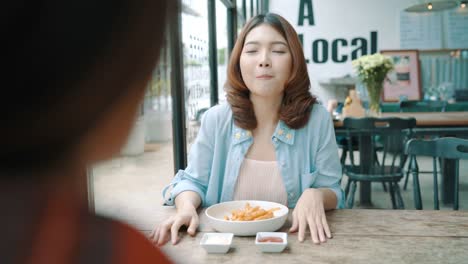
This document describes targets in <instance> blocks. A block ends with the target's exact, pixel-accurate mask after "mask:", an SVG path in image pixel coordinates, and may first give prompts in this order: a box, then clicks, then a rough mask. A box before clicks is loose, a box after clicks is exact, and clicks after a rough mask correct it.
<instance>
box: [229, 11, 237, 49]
mask: <svg viewBox="0 0 468 264" xmlns="http://www.w3.org/2000/svg"><path fill="white" fill-rule="evenodd" d="M236 21H237V20H236V12H235V8H228V9H227V27H228V57H229V58H230V57H231V51H232V49H233V48H234V42H235V39H236V36H235V34H236V33H235V32H236V30H235V28H236Z"/></svg>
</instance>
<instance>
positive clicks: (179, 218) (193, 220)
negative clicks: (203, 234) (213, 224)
mask: <svg viewBox="0 0 468 264" xmlns="http://www.w3.org/2000/svg"><path fill="white" fill-rule="evenodd" d="M198 225H199V219H198V213H197V209H196V208H195V207H194V206H193V205H187V206H185V207H184V208H180V209H177V213H176V214H175V215H174V216H172V217H171V218H169V219H167V220H166V221H164V222H163V223H162V224H161V225H159V226H157V227H156V228H155V229H154V231H153V232H152V233H151V235H150V240H151V241H152V242H153V243H154V244H155V245H157V246H163V245H165V244H166V243H167V242H168V241H169V240H172V244H173V245H175V244H177V243H178V242H179V240H180V238H179V229H180V228H181V227H182V226H187V227H188V229H187V233H188V234H189V235H191V236H195V234H196V232H197V228H198Z"/></svg>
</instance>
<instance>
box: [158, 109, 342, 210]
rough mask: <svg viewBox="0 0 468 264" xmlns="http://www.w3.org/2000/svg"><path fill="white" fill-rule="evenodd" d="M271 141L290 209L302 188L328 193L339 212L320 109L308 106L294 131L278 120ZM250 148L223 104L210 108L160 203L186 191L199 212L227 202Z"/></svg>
mask: <svg viewBox="0 0 468 264" xmlns="http://www.w3.org/2000/svg"><path fill="white" fill-rule="evenodd" d="M271 141H272V143H273V146H274V148H275V154H276V160H277V162H278V167H279V169H280V172H281V177H282V178H283V182H284V186H285V187H286V191H287V195H288V206H289V207H290V208H294V207H295V206H296V203H297V200H298V199H299V197H300V196H301V194H302V192H303V191H304V190H306V189H308V188H329V189H331V190H332V191H334V192H335V194H336V197H337V208H343V207H344V195H343V190H342V189H341V186H340V184H341V176H342V172H341V164H340V161H339V157H338V147H337V145H336V140H335V131H334V128H333V123H332V120H331V116H330V114H329V113H328V112H327V111H326V110H325V108H324V107H323V106H322V105H319V104H314V105H313V107H312V112H311V114H310V118H309V121H308V122H307V124H306V125H305V126H304V127H302V128H300V129H291V128H289V127H288V126H287V125H286V124H285V123H284V122H282V121H279V122H278V125H277V127H276V129H275V132H274V133H273V135H272V138H271ZM252 143H253V137H252V133H251V132H250V131H247V130H244V129H242V128H240V127H238V126H236V125H235V124H234V118H233V115H232V111H231V108H230V106H229V105H228V104H221V105H217V106H214V107H212V108H210V109H209V110H208V111H206V112H205V115H204V117H203V120H202V123H201V127H200V130H199V132H198V135H197V138H196V140H195V142H194V143H193V145H192V147H191V149H190V153H189V156H188V166H187V168H186V169H185V170H179V171H178V172H177V174H176V176H175V177H174V178H173V180H172V182H171V183H170V184H169V185H168V186H166V187H165V188H164V190H163V198H164V200H165V203H166V204H167V205H174V200H175V197H176V196H177V195H178V194H179V193H181V192H183V191H189V190H190V191H194V192H196V193H198V194H199V195H200V198H201V200H202V206H203V207H207V206H211V205H213V204H216V203H220V202H225V201H232V200H233V197H234V188H235V186H236V183H237V177H238V175H239V169H240V167H241V164H242V161H243V159H244V157H245V154H246V153H247V151H248V149H249V147H250V146H251V145H252ZM171 187H172V190H171V191H170V193H169V194H168V193H167V191H168V190H169V189H170V188H171Z"/></svg>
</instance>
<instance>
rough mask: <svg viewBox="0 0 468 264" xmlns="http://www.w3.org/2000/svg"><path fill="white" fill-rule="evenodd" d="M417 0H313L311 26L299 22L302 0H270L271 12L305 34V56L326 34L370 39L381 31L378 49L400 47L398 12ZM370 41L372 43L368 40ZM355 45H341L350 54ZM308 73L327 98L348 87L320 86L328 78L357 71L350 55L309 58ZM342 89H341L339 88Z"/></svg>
mask: <svg viewBox="0 0 468 264" xmlns="http://www.w3.org/2000/svg"><path fill="white" fill-rule="evenodd" d="M415 2H416V1H414V0H391V1H390V0H312V5H313V11H314V19H315V25H312V26H309V25H308V21H307V20H306V21H305V23H304V25H303V26H298V18H299V3H300V1H299V0H270V12H273V13H277V14H279V15H281V16H283V17H285V18H286V19H287V20H288V21H289V22H290V23H291V24H292V25H293V26H294V28H295V29H296V31H297V32H298V33H299V34H301V33H302V34H303V35H304V53H305V57H306V58H311V56H312V42H313V41H314V40H315V39H318V38H323V39H326V40H328V41H329V44H330V46H331V41H332V40H333V39H337V38H344V39H346V40H347V41H348V43H349V42H350V41H351V39H352V38H355V37H363V38H365V39H367V40H368V41H369V42H370V32H371V31H377V32H378V38H377V40H378V42H377V43H378V46H377V50H383V49H399V47H400V33H399V32H400V29H399V18H400V16H399V14H400V12H401V11H402V10H403V9H405V8H406V7H408V6H410V5H412V4H414V3H415ZM369 45H370V43H369ZM353 49H354V48H352V47H343V48H341V49H340V50H339V51H340V54H344V55H346V54H348V55H350V53H351V51H352V50H353ZM308 70H309V76H310V79H311V81H312V93H313V94H315V95H316V96H318V97H319V100H320V101H322V102H326V101H327V100H328V99H330V98H335V97H338V99H340V100H342V99H343V97H344V94H345V93H344V91H345V89H343V88H341V89H333V88H332V87H329V86H327V87H325V86H323V87H322V86H320V85H319V81H321V82H323V81H324V80H326V79H328V78H333V77H342V76H344V75H346V74H352V75H354V72H353V70H352V67H351V58H350V56H349V59H348V61H347V62H345V63H335V62H333V61H331V59H329V60H328V62H326V63H322V64H316V63H313V62H312V60H310V62H309V64H308ZM340 91H341V92H340Z"/></svg>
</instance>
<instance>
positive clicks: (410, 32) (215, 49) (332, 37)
mask: <svg viewBox="0 0 468 264" xmlns="http://www.w3.org/2000/svg"><path fill="white" fill-rule="evenodd" d="M439 2H440V1H431V3H432V5H433V10H432V11H430V12H408V11H405V9H408V8H410V7H413V8H416V11H420V10H417V8H420V9H421V8H422V9H425V8H427V7H428V3H429V1H414V0H392V1H386V0H347V1H342V0H294V1H293V0H269V1H268V0H181V3H182V5H181V10H180V12H179V14H178V16H177V17H174V18H173V21H172V22H171V23H170V25H167V26H168V32H167V34H166V47H165V48H164V49H163V51H162V55H161V58H160V61H159V63H158V65H157V67H156V68H155V70H154V74H153V78H152V80H151V81H150V83H149V85H148V91H147V94H146V96H145V98H144V101H143V102H142V104H141V109H140V111H139V113H138V117H137V119H136V121H135V126H134V129H133V130H132V132H131V134H130V136H129V139H128V143H127V144H126V146H124V147H123V148H122V151H121V153H120V154H119V155H117V156H115V157H114V158H113V159H112V160H108V161H104V162H101V163H99V164H95V165H93V166H92V167H90V169H89V172H88V184H89V186H88V189H89V201H90V206H91V208H92V209H93V210H95V211H96V212H97V213H98V214H103V215H108V216H111V217H115V218H119V219H121V220H124V221H127V222H130V224H134V225H140V224H144V222H146V224H151V214H154V213H155V211H154V210H155V208H156V206H154V205H156V204H162V197H161V190H162V188H163V187H164V186H165V185H166V184H167V183H168V182H169V181H170V179H171V178H172V177H173V175H174V172H175V171H177V170H178V169H183V168H184V167H185V166H186V160H187V153H188V152H189V149H190V145H191V143H192V142H193V140H194V139H195V137H196V134H197V131H198V128H199V126H200V121H201V117H202V115H203V113H204V111H206V109H208V108H209V107H210V106H212V105H215V104H218V103H222V102H224V101H225V93H224V91H223V84H224V82H225V80H226V66H227V62H228V59H229V54H230V50H231V49H232V47H233V44H234V41H235V39H236V36H237V34H238V33H239V32H240V30H241V29H242V26H243V25H244V24H245V22H246V21H247V20H248V19H249V18H251V17H252V16H254V15H256V14H259V13H265V12H268V11H269V12H274V13H278V14H280V15H282V16H284V17H285V18H286V19H287V20H288V21H289V22H290V23H291V24H292V25H293V26H294V27H295V29H296V31H297V32H298V33H299V34H300V38H301V40H302V42H303V49H304V54H305V58H306V60H307V63H308V71H309V77H310V79H311V81H312V88H311V92H312V93H313V94H314V95H316V96H317V97H318V99H319V101H320V102H321V103H323V104H324V105H326V104H327V102H328V101H329V100H332V99H336V100H337V101H339V102H344V101H345V98H346V96H347V95H348V93H349V90H350V89H357V91H358V95H359V96H361V99H362V100H363V101H365V89H363V88H362V85H361V84H360V83H359V82H358V80H357V78H356V74H355V72H354V71H353V68H352V65H351V61H352V60H353V59H356V58H358V57H360V56H363V55H366V54H372V53H376V52H379V51H382V50H389V51H395V50H417V51H418V56H419V65H420V67H419V69H417V70H418V73H419V76H420V89H421V98H420V99H421V100H446V101H449V102H450V103H452V105H453V106H454V107H455V109H456V111H467V110H468V102H464V101H465V100H468V98H467V96H466V92H468V7H466V1H443V2H453V3H454V4H455V6H453V7H451V8H449V9H445V10H438V8H439V4H440V5H442V4H443V3H442V2H440V3H439ZM424 11H425V10H424ZM400 99H401V98H400ZM397 107H398V102H383V103H382V111H384V112H385V111H398V109H397ZM462 166H463V164H462ZM462 176H463V175H462ZM464 176H467V175H464ZM344 177H345V176H344ZM407 192H408V195H410V194H411V191H407ZM465 192H466V190H465ZM460 195H462V196H463V195H465V194H464V193H463V188H462V189H461V194H460ZM463 199H465V200H466V198H463V197H462V198H461V201H462V200H463ZM387 200H388V199H387ZM376 206H377V207H378V205H376ZM385 207H386V208H391V204H390V203H388V205H387V204H386V203H384V204H383V205H382V208H385ZM460 208H461V209H463V208H465V209H466V208H468V205H466V204H465V205H463V204H462V203H461V204H460ZM135 219H138V220H135ZM132 221H133V222H132ZM135 221H138V222H135Z"/></svg>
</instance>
